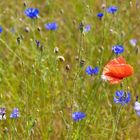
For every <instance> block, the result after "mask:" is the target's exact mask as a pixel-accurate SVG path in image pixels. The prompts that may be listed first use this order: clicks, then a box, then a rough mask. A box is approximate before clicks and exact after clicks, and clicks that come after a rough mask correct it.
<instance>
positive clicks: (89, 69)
mask: <svg viewBox="0 0 140 140" xmlns="http://www.w3.org/2000/svg"><path fill="white" fill-rule="evenodd" d="M98 72H99V68H98V67H95V68H92V67H91V66H88V67H87V68H86V73H87V74H88V75H93V74H94V75H96V74H98Z"/></svg>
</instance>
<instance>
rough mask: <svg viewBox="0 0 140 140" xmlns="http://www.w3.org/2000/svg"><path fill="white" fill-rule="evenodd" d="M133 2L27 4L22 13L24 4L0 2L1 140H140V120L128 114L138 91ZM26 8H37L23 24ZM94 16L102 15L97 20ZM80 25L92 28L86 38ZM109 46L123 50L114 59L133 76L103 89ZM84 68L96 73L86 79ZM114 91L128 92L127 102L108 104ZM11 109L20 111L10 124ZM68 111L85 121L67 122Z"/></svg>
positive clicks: (137, 22) (139, 26)
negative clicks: (3, 111) (36, 14)
mask: <svg viewBox="0 0 140 140" xmlns="http://www.w3.org/2000/svg"><path fill="white" fill-rule="evenodd" d="M138 2H139V1H137V0H133V1H128V0H127V1H123V0H67V1H66V0H48V1H44V0H32V1H30V0H27V1H26V3H27V6H24V1H17V0H7V1H1V2H0V7H1V8H0V25H1V26H2V27H3V32H2V33H1V34H0V107H5V108H6V120H1V121H0V140H1V139H4V140H19V139H21V140H30V139H31V140H109V139H116V140H139V139H140V134H139V131H140V125H139V124H140V119H139V117H138V116H137V114H136V112H135V111H134V109H133V107H134V102H135V97H136V95H139V90H140V84H139V82H140V75H139V73H140V69H139V67H140V54H139V51H138V49H139V41H138V44H137V46H135V47H132V46H131V44H130V43H129V40H130V39H133V38H136V39H138V40H139V38H140V32H139V31H140V8H139V7H140V5H138ZM102 4H105V5H106V7H108V6H112V5H115V6H117V7H118V11H117V12H116V13H115V14H109V13H107V12H106V8H105V9H102V8H101V7H102ZM28 7H34V8H38V9H39V18H37V19H30V18H28V17H27V16H26V15H25V14H24V10H25V9H26V8H28ZM99 12H103V13H104V17H103V19H102V20H99V19H98V18H97V13H99ZM48 22H57V24H58V29H57V30H56V31H48V30H46V29H45V27H44V25H45V24H46V23H48ZM81 22H82V23H83V24H84V25H87V24H90V25H91V30H90V31H89V32H88V33H85V34H83V33H81V31H80V30H79V24H80V23H81ZM27 27H28V29H29V31H27V30H26V29H27ZM35 40H38V41H40V44H41V45H40V47H37V46H36V43H35ZM116 44H122V45H123V46H124V48H125V51H124V53H123V54H121V55H122V56H124V58H125V59H126V60H127V62H128V63H129V64H131V65H132V66H133V68H134V74H133V76H131V77H128V78H127V79H124V80H123V82H122V84H118V85H110V84H109V83H108V82H105V81H103V80H102V79H101V75H102V71H103V68H104V66H105V64H106V63H107V62H108V61H109V60H111V59H113V58H115V57H116V55H114V54H113V53H112V51H111V47H112V46H114V45H116ZM55 47H57V48H59V52H58V53H55V52H54V48H55ZM59 56H63V57H64V59H65V61H63V60H60V59H59ZM67 65H69V68H66V66H67ZM89 65H91V66H93V67H95V66H98V67H99V73H98V74H97V75H93V76H89V75H87V74H86V72H85V69H86V67H87V66H89ZM116 90H128V91H130V92H131V102H130V103H129V104H127V105H125V106H121V105H119V104H115V103H114V102H113V97H114V93H115V91H116ZM14 107H17V108H19V112H20V117H19V118H17V119H11V118H9V116H10V113H11V111H12V110H13V108H14ZM75 111H82V112H84V113H85V114H86V117H85V118H84V119H83V120H80V121H77V122H75V121H73V119H72V113H73V112H75Z"/></svg>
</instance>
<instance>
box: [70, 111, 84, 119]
mask: <svg viewBox="0 0 140 140" xmlns="http://www.w3.org/2000/svg"><path fill="white" fill-rule="evenodd" d="M85 117H86V115H85V113H83V112H74V113H73V114H72V118H73V120H74V121H79V120H82V119H83V118H85Z"/></svg>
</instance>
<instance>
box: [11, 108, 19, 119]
mask: <svg viewBox="0 0 140 140" xmlns="http://www.w3.org/2000/svg"><path fill="white" fill-rule="evenodd" d="M19 116H20V115H19V110H18V108H14V109H13V111H12V113H11V115H10V118H13V119H15V118H18V117H19Z"/></svg>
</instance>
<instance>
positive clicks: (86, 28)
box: [83, 25, 91, 33]
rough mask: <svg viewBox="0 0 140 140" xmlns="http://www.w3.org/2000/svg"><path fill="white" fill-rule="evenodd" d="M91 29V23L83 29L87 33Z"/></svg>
mask: <svg viewBox="0 0 140 140" xmlns="http://www.w3.org/2000/svg"><path fill="white" fill-rule="evenodd" d="M90 30H91V26H90V25H86V26H85V27H84V29H83V32H84V33H87V32H89V31H90Z"/></svg>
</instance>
